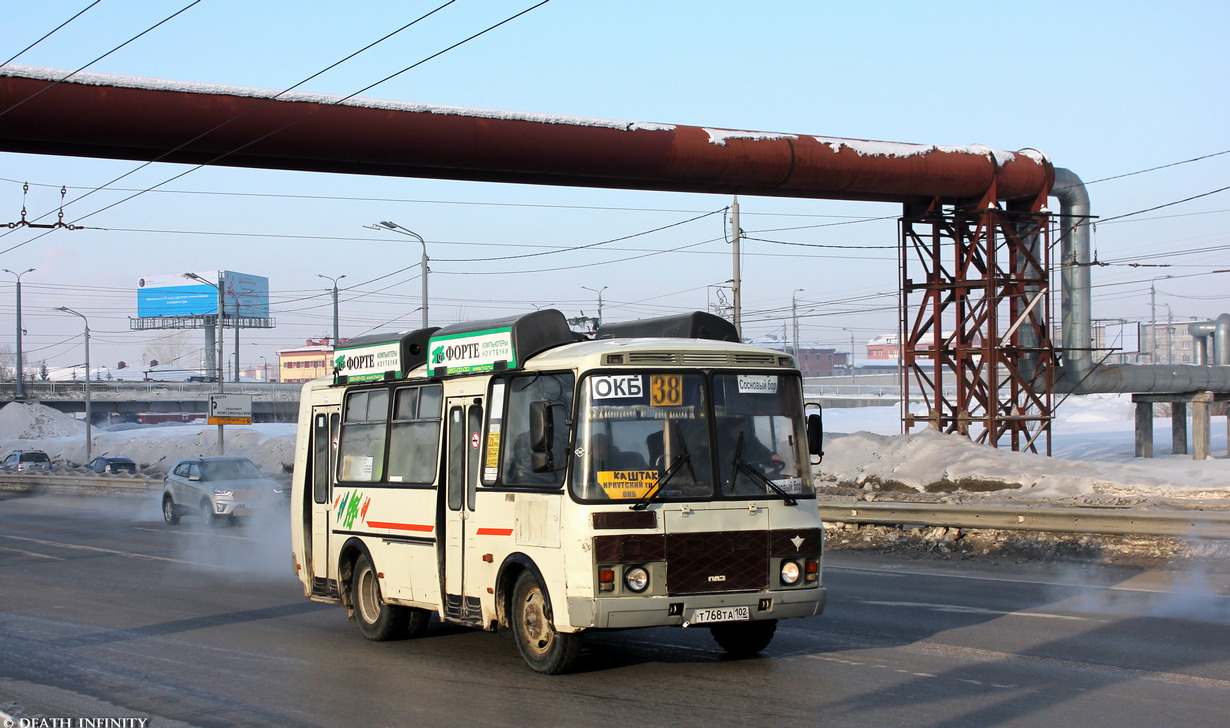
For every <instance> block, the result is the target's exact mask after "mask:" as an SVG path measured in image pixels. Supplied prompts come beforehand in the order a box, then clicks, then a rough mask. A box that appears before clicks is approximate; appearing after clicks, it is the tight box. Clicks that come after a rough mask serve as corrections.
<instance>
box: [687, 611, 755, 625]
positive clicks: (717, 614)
mask: <svg viewBox="0 0 1230 728" xmlns="http://www.w3.org/2000/svg"><path fill="white" fill-rule="evenodd" d="M751 618H752V609H751V607H714V608H712V609H697V610H696V611H695V612H692V624H708V623H710V622H738V621H741V620H745V619H751Z"/></svg>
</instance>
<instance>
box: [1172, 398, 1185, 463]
mask: <svg viewBox="0 0 1230 728" xmlns="http://www.w3.org/2000/svg"><path fill="white" fill-rule="evenodd" d="M1170 452H1171V453H1172V454H1174V455H1186V454H1187V402H1171V403H1170Z"/></svg>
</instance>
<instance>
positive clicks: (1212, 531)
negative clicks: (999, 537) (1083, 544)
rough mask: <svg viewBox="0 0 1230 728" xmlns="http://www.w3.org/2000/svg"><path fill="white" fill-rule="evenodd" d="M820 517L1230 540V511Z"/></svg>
mask: <svg viewBox="0 0 1230 728" xmlns="http://www.w3.org/2000/svg"><path fill="white" fill-rule="evenodd" d="M820 518H821V519H822V520H824V521H840V522H845V523H873V524H879V525H898V524H900V525H919V526H944V527H949V528H985V529H992V530H1012V531H1046V532H1053V533H1088V534H1118V535H1142V536H1180V537H1189V538H1203V539H1216V540H1230V511H1143V510H1138V509H1129V508H1096V507H1090V508H1071V507H1055V506H1041V505H1039V506H1023V505H978V506H970V505H953V504H951V503H901V502H898V503H894V502H885V501H875V502H861V501H860V502H857V503H847V504H838V503H823V502H822V503H820Z"/></svg>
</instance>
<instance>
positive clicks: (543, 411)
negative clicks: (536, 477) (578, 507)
mask: <svg viewBox="0 0 1230 728" xmlns="http://www.w3.org/2000/svg"><path fill="white" fill-rule="evenodd" d="M559 406H561V405H558V404H552V403H551V402H549V401H547V400H545V399H538V400H534V401H533V402H530V470H532V471H534V472H535V473H549V472H551V471H553V470H555V469H556V468H555V462H554V458H552V455H551V445H552V443H554V442H555V418H554V417H552V416H551V415H552V412H551V410H552V408H553V407H559Z"/></svg>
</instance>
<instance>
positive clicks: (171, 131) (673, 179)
mask: <svg viewBox="0 0 1230 728" xmlns="http://www.w3.org/2000/svg"><path fill="white" fill-rule="evenodd" d="M70 76H71V78H69V77H70ZM63 78H68V80H64V81H61V80H60V79H63ZM0 113H2V114H3V115H2V116H0V151H7V152H24V153H34V154H57V155H75V156H90V157H104V158H112V159H134V160H142V161H153V160H156V161H161V162H173V163H180V164H217V165H227V166H237V167H261V168H268V169H291V170H303V171H316V172H339V173H346V174H372V175H385V176H397V177H429V178H437V179H461V180H476V181H487V182H513V183H533V184H552V185H570V186H583V187H608V188H622V189H652V190H666V191H677V192H702V193H719V194H736V193H737V194H754V195H767V196H775V197H805V198H827V199H850V200H871V201H877V200H878V201H891V202H903V203H904V202H924V203H927V202H930V201H932V200H934V199H936V198H939V199H941V200H943V201H946V202H958V201H968V200H979V199H982V198H983V197H984V196H985V195H987V193H988V192H989V191H991V190H994V192H995V196H996V198H997V199H999V200H1035V199H1037V198H1038V197H1040V196H1042V195H1044V194H1045V193H1046V190H1047V188H1048V187H1049V185H1050V182H1051V165H1050V163H1049V162H1048V161H1047V160H1046V159H1045V158H1044V157H1043V156H1042V155H1041V154H1038V153H1037V152H1034V151H1032V150H1025V151H1022V152H1019V153H1011V152H1003V151H998V150H994V149H990V148H988V147H983V146H979V145H974V146H966V147H949V146H932V145H920V144H900V143H892V142H870V141H862V140H852V139H837V138H830V137H818V136H812V135H805V134H781V133H767V132H749V131H734V130H726V129H715V128H705V127H695V126H680V125H671V124H652V123H641V122H627V121H612V120H608V119H593V118H582V117H569V116H553V115H547V114H531V113H520V112H508V111H492V110H486V109H466V108H458V107H445V106H429V105H425V104H409V103H400V102H392V101H377V100H371V99H356V98H346V97H337V96H321V95H314V94H302V93H280V94H279V93H277V92H274V91H266V90H260V89H250V88H238V87H233V86H217V85H205V84H186V83H178V82H172V81H162V80H152V79H139V78H133V77H126V76H110V75H101V74H87V73H71V72H69V71H59V70H54V69H45V68H33V67H27V66H5V67H3V68H0Z"/></svg>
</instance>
